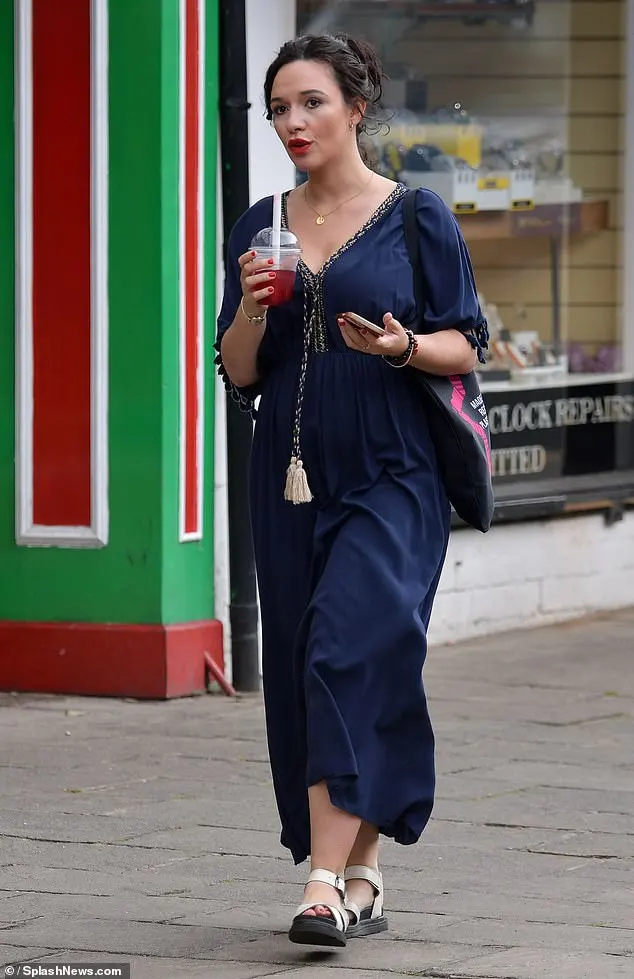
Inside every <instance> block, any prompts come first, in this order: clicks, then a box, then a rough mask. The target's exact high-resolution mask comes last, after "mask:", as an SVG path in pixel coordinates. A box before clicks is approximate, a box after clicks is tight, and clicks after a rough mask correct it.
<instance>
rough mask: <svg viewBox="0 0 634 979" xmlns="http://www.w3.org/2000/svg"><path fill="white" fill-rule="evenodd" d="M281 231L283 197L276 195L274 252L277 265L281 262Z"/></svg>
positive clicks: (274, 202) (274, 201)
mask: <svg viewBox="0 0 634 979" xmlns="http://www.w3.org/2000/svg"><path fill="white" fill-rule="evenodd" d="M281 229H282V195H281V194H276V195H275V196H274V198H273V240H272V242H271V244H272V245H273V252H274V255H275V261H276V263H279V261H280V248H281V237H282V236H281Z"/></svg>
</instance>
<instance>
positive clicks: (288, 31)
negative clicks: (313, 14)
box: [246, 0, 295, 203]
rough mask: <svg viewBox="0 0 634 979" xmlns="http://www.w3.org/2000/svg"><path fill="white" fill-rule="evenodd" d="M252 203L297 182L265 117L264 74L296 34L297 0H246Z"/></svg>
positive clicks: (292, 167) (290, 165)
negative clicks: (286, 42)
mask: <svg viewBox="0 0 634 979" xmlns="http://www.w3.org/2000/svg"><path fill="white" fill-rule="evenodd" d="M246 14H247V65H248V92H249V102H250V103H251V111H250V112H249V177H250V184H251V202H252V203H253V202H255V201H258V200H260V198H261V197H268V196H269V194H275V193H281V192H282V191H284V190H290V188H291V187H294V185H295V168H294V166H293V164H292V163H291V161H290V160H289V158H288V155H287V153H286V151H285V150H284V149H283V147H282V144H281V143H280V141H279V139H278V138H277V136H276V135H275V132H274V130H273V127H272V126H271V124H270V123H269V122H267V120H266V118H265V116H264V95H263V87H264V76H265V75H266V69H267V68H268V66H269V65H270V63H271V62H272V61H273V59H274V58H275V55H276V54H277V52H278V51H279V49H280V48H281V46H282V44H283V43H284V41H288V40H290V39H291V38H292V37H294V36H295V0H246Z"/></svg>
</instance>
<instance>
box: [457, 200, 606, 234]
mask: <svg viewBox="0 0 634 979" xmlns="http://www.w3.org/2000/svg"><path fill="white" fill-rule="evenodd" d="M608 208H609V204H608V201H607V200H600V199H597V200H585V201H578V202H572V203H567V204H537V205H536V206H535V207H534V208H533V209H532V210H530V211H478V212H476V213H475V214H459V215H456V217H457V218H458V221H459V222H460V227H461V228H462V233H463V234H464V237H465V239H466V241H467V242H472V241H495V240H498V239H504V238H529V237H542V238H553V239H555V240H560V239H561V238H563V237H565V236H566V235H569V234H583V233H588V232H592V231H602V230H604V229H605V228H607V227H608Z"/></svg>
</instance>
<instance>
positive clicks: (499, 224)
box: [456, 199, 609, 359]
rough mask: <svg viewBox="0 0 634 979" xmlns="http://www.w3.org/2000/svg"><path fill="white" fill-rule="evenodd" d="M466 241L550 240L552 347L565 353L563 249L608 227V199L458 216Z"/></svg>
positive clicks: (560, 354)
mask: <svg viewBox="0 0 634 979" xmlns="http://www.w3.org/2000/svg"><path fill="white" fill-rule="evenodd" d="M456 216H457V218H458V220H459V222H460V227H461V229H462V233H463V235H464V237H465V239H466V241H467V242H471V243H473V242H476V241H496V240H499V241H502V240H506V239H512V238H534V237H541V238H548V239H549V240H550V289H551V298H552V348H553V353H554V354H555V357H556V358H558V359H559V358H561V356H562V354H563V352H564V346H565V345H564V342H563V339H562V335H561V282H560V270H561V249H562V241H563V240H564V239H565V238H566V237H567V236H569V235H576V234H589V233H592V232H597V231H603V230H604V229H605V228H607V227H608V226H609V202H608V201H607V200H603V199H589V200H584V201H573V202H570V203H565V204H538V205H536V206H535V207H534V208H533V209H532V210H530V211H486V212H476V213H475V214H460V215H456Z"/></svg>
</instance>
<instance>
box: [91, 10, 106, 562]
mask: <svg viewBox="0 0 634 979" xmlns="http://www.w3.org/2000/svg"><path fill="white" fill-rule="evenodd" d="M108 41H109V34H108V0H91V48H92V58H91V75H90V79H91V82H90V83H91V169H92V180H91V184H92V188H91V236H90V240H91V249H92V253H91V308H90V319H91V328H90V338H91V354H90V356H91V363H90V392H91V406H90V412H91V421H90V441H91V450H90V451H91V463H90V465H91V514H92V526H91V530H92V532H93V534H94V536H95V539H96V540H97V541H98V542H99V543H100V544H101V545H102V546H105V545H106V544H107V543H108V535H109V524H110V510H109V496H108V484H109V458H108V450H109V445H108V442H109V432H108V395H109V375H110V372H109V357H108V353H109V343H108V334H109V308H108V228H109V220H108V158H109V152H108V135H109V112H108V49H109V43H108Z"/></svg>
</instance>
